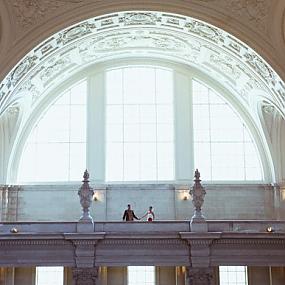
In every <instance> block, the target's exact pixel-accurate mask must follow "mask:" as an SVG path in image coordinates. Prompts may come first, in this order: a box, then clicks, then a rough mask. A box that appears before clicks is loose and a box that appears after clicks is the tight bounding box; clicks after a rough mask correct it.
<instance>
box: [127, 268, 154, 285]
mask: <svg viewBox="0 0 285 285" xmlns="http://www.w3.org/2000/svg"><path fill="white" fill-rule="evenodd" d="M128 285H155V267H154V266H128Z"/></svg>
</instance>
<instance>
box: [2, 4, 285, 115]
mask: <svg viewBox="0 0 285 285" xmlns="http://www.w3.org/2000/svg"><path fill="white" fill-rule="evenodd" d="M62 1H63V0H62ZM62 1H58V2H61V3H63V2H62ZM16 2H17V3H18V4H17V3H16ZM19 2H20V1H15V3H16V5H20V4H19ZM24 2H25V1H24ZM26 2H27V3H28V2H30V3H31V4H29V5H31V8H33V9H38V11H39V10H40V9H41V8H39V5H40V4H39V2H38V1H36V0H34V1H26ZM26 2H25V3H26ZM230 2H234V3H235V5H233V7H235V9H237V10H240V11H243V10H244V9H246V10H247V11H251V8H250V6H248V5H249V4H247V3H248V2H249V1H243V2H244V3H245V4H242V5H240V4H238V3H237V1H230ZM255 2H256V1H255ZM263 2H264V3H265V4H266V3H267V2H268V1H267V2H266V1H258V2H256V3H260V4H256V5H258V7H260V8H258V7H257V8H258V9H259V10H260V11H262V9H263V8H262V7H263V6H262V5H263V4H261V3H263ZM43 3H44V2H43ZM240 3H242V2H241V1H240ZM265 4H264V5H265ZM23 5H24V4H23ZM26 5H28V4H26ZM24 6H25V5H24ZM24 6H23V7H24ZM36 7H38V8H36ZM33 9H31V11H32V12H31V13H32V14H33V13H34V12H33V11H34V10H33ZM260 13H261V12H260ZM258 15H259V14H258ZM258 15H256V19H261V17H260V16H258ZM252 17H254V15H252ZM130 50H132V52H133V54H135V52H138V55H139V56H150V55H151V54H156V53H159V54H160V56H162V57H164V58H169V57H171V58H172V59H175V60H177V61H179V62H183V63H186V64H189V65H193V66H196V67H197V68H199V69H202V70H203V69H204V70H207V72H208V74H209V75H210V76H212V77H213V78H216V79H217V80H218V81H220V82H221V83H222V84H224V85H225V86H226V87H227V88H228V89H229V90H231V91H232V92H233V94H234V95H235V96H237V97H238V98H239V99H242V102H243V104H244V106H247V107H248V108H250V104H249V102H248V101H247V99H246V98H247V95H248V94H251V95H252V94H254V92H253V91H254V90H258V91H259V92H258V93H259V94H261V96H266V99H267V100H268V98H270V100H269V102H270V101H271V102H273V103H274V104H275V105H276V106H277V107H278V110H280V111H281V112H282V114H283V115H284V114H285V85H284V82H283V81H282V80H281V79H280V77H279V76H278V75H277V73H276V72H275V71H274V70H273V69H272V68H271V67H270V66H269V65H268V64H267V63H266V62H265V61H264V60H263V59H262V58H261V57H260V56H259V55H257V54H256V53H255V51H253V50H252V49H251V48H249V47H248V46H246V45H245V44H244V43H242V42H240V41H239V40H237V39H236V38H234V37H232V36H231V35H229V34H228V33H226V32H224V31H222V30H221V29H218V28H216V27H214V26H212V25H209V24H207V23H204V22H202V21H198V20H195V19H192V18H190V17H184V16H177V15H172V14H163V13H161V12H120V13H116V14H112V15H106V16H105V17H97V18H92V19H89V20H87V21H84V22H82V23H79V24H77V25H74V26H73V27H69V28H67V29H65V30H63V31H61V32H59V33H57V34H54V35H53V36H52V37H50V38H49V39H47V40H46V41H45V42H44V43H42V44H41V45H40V46H38V47H36V48H35V49H34V50H33V51H31V52H30V53H29V54H27V55H26V57H25V58H23V60H22V61H20V62H19V64H18V65H17V66H15V68H14V69H13V70H12V71H11V72H10V73H9V74H8V75H7V77H6V78H5V79H4V80H3V82H2V84H1V85H0V113H1V112H3V111H4V110H5V109H7V106H9V105H10V104H12V103H13V102H14V99H15V98H18V99H19V98H20V97H21V96H33V99H34V100H33V104H35V102H37V101H38V100H39V99H40V98H41V97H42V96H44V94H45V92H44V90H46V89H48V88H49V87H51V86H55V85H56V84H59V83H60V82H61V81H63V80H65V79H66V78H67V77H68V76H70V74H73V73H75V72H76V70H79V69H82V68H83V67H84V66H88V65H90V63H91V62H94V63H95V62H98V61H101V60H102V59H103V58H104V59H108V58H111V57H112V58H114V57H125V56H126V57H127V56H128V55H129V54H130ZM205 55H207V56H205ZM59 74H60V76H58V75H59ZM27 82H28V84H27ZM261 90H262V92H260V91H261ZM244 98H245V99H244Z"/></svg>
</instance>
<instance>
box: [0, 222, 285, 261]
mask: <svg viewBox="0 0 285 285" xmlns="http://www.w3.org/2000/svg"><path fill="white" fill-rule="evenodd" d="M79 224H80V223H77V222H64V223H58V222H15V223H1V224H0V256H1V258H0V266H33V265H61V266H70V267H94V266H126V265H158V266H164V265H165V266H166V265H168V266H172V265H184V266H190V265H191V266H192V267H208V266H218V265H249V266H251V265H260V266H261V265H262V266H284V265H285V222H284V221H269V220H268V221H264V220H262V221H257V220H255V221H238V220H232V221H224V220H223V221H222V220H221V221H218V220H215V221H214V220H208V221H206V224H207V228H208V230H207V231H205V232H194V231H193V230H192V231H191V226H190V222H189V221H155V222H95V223H94V224H92V225H93V226H92V229H91V230H88V231H85V232H82V231H78V225H79ZM89 229H90V228H89ZM270 230H271V231H270Z"/></svg>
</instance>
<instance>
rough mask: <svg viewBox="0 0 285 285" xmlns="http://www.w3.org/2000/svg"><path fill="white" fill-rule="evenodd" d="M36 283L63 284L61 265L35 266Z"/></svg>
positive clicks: (46, 284)
mask: <svg viewBox="0 0 285 285" xmlns="http://www.w3.org/2000/svg"><path fill="white" fill-rule="evenodd" d="M35 283H36V285H63V267H62V266H50V267H47V266H40V267H37V268H36V282H35Z"/></svg>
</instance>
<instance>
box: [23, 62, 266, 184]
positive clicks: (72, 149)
mask: <svg viewBox="0 0 285 285" xmlns="http://www.w3.org/2000/svg"><path fill="white" fill-rule="evenodd" d="M75 82H76V80H75ZM87 86H88V88H87ZM219 90H222V89H219ZM224 95H225V94H223V92H221V91H219V92H218V91H217V89H216V88H215V86H212V84H209V83H207V80H206V81H205V80H202V79H201V78H200V77H199V75H196V74H195V72H194V71H193V70H191V69H188V68H184V67H182V66H179V65H172V64H169V63H166V62H156V64H153V63H149V64H146V63H144V64H137V63H135V62H131V63H128V64H125V65H122V64H120V65H118V64H117V65H113V66H112V65H111V66H110V65H105V66H101V67H100V68H97V69H96V72H94V71H93V70H91V71H90V73H89V74H87V75H86V79H85V80H83V81H82V80H81V81H79V82H77V83H74V84H73V85H72V86H71V87H69V88H67V89H66V91H64V92H63V93H59V94H58V96H57V99H56V100H55V101H54V102H52V104H51V105H50V106H49V107H48V108H46V111H45V113H44V114H43V115H42V116H41V118H40V119H39V120H38V122H37V123H36V125H35V126H34V128H33V130H32V132H31V133H30V135H29V136H28V139H27V141H26V143H25V147H24V151H23V153H22V155H21V160H20V166H19V170H18V181H19V182H27V183H29V182H47V181H54V182H56V181H74V180H80V176H81V174H82V171H83V170H84V169H85V167H87V168H88V170H89V171H90V172H91V177H92V175H93V178H94V179H95V180H99V181H102V182H104V181H107V182H112V181H114V182H116V181H118V182H120V181H133V182H136V181H183V180H188V179H191V176H192V173H193V170H194V169H195V168H199V169H200V171H201V173H202V178H203V179H204V180H208V181H223V180H225V181H261V180H263V171H262V166H261V162H260V161H261V160H260V154H259V152H258V150H257V146H256V141H255V139H254V136H253V135H252V134H251V132H250V131H249V128H248V125H247V124H251V122H249V121H244V120H243V118H242V116H241V114H239V112H238V109H236V108H235V106H234V104H230V103H229V102H228V100H227V99H226V97H228V95H227V96H224ZM86 102H88V103H86ZM257 142H258V141H257Z"/></svg>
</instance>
